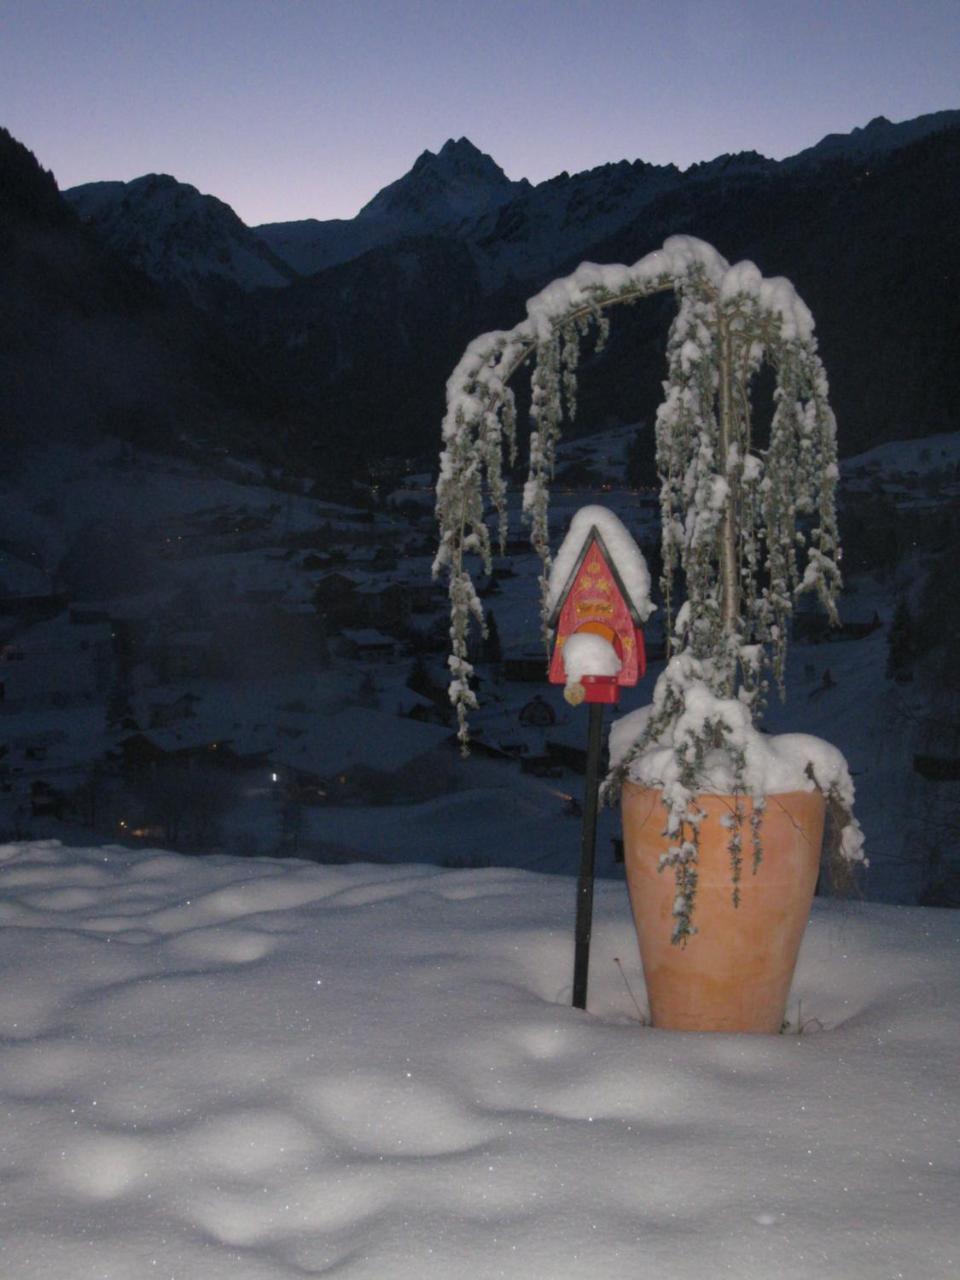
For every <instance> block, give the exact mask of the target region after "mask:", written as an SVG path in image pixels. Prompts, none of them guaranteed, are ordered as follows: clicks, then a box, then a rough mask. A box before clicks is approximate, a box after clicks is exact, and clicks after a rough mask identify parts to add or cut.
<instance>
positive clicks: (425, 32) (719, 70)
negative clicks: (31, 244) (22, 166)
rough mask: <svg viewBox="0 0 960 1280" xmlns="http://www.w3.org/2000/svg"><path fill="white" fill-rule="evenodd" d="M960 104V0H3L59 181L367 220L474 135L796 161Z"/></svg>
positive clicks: (662, 158) (2, 56) (25, 123)
mask: <svg viewBox="0 0 960 1280" xmlns="http://www.w3.org/2000/svg"><path fill="white" fill-rule="evenodd" d="M950 107H954V108H956V107H960V0H659V2H657V0H0V124H2V125H4V126H5V127H6V128H8V129H9V130H10V131H11V133H13V135H14V136H15V137H16V138H18V139H19V140H20V141H21V142H23V143H25V144H26V145H27V146H28V147H29V148H30V149H31V150H32V151H34V152H35V154H36V155H37V158H38V159H39V160H40V162H41V164H43V165H44V167H45V168H48V169H52V170H53V172H54V174H55V175H56V178H57V181H58V182H59V183H60V186H61V187H70V186H74V185H76V184H78V183H81V182H92V181H98V180H101V179H116V178H120V179H124V180H129V179H130V178H135V177H138V176H139V175H140V174H143V173H150V172H159V173H171V174H173V175H174V176H175V177H177V178H179V179H180V180H181V181H183V182H189V183H192V184H193V185H194V186H196V187H198V188H199V189H200V190H201V191H204V192H209V193H211V194H213V195H216V196H219V197H220V198H221V199H222V200H226V201H227V203H228V204H230V205H232V206H233V208H234V209H235V210H236V211H237V213H238V214H239V215H240V216H241V217H242V218H243V219H244V221H245V222H247V223H249V224H251V225H255V224H257V223H260V222H270V221H284V220H287V219H293V218H305V217H317V218H336V217H342V218H350V217H353V215H354V214H355V213H356V212H357V211H358V209H359V208H360V207H361V206H362V205H363V204H365V203H366V201H367V200H369V199H370V198H371V197H372V196H373V195H374V194H375V193H376V192H377V191H378V190H379V189H380V188H381V187H383V186H385V185H386V184H387V183H388V182H392V181H393V180H394V179H395V178H398V177H400V176H401V175H402V174H403V173H405V172H406V171H407V170H408V169H409V168H410V166H411V165H412V163H413V161H414V160H415V159H416V157H417V156H418V155H419V154H420V152H421V151H423V150H424V149H426V148H429V149H430V150H431V151H438V150H439V149H440V147H441V146H442V145H443V143H444V142H445V140H446V139H447V138H449V137H454V138H458V137H461V136H463V135H466V136H467V137H468V138H470V140H471V141H472V142H474V143H475V144H476V145H477V146H478V147H480V149H481V150H483V151H486V152H488V153H489V154H490V155H492V156H493V158H494V159H495V160H496V161H497V162H498V163H499V164H500V165H501V166H502V168H503V169H504V170H505V171H506V173H507V174H508V176H509V177H511V178H521V177H526V178H529V179H530V180H531V181H532V182H539V181H542V180H543V179H544V178H548V177H552V176H553V175H554V174H557V173H559V172H560V171H561V170H563V169H566V170H568V171H570V172H576V171H577V170H581V169H587V168H591V167H593V166H594V165H598V164H603V163H605V162H607V161H610V160H622V159H628V160H635V159H642V160H647V161H652V162H654V163H658V164H666V163H669V162H673V163H674V164H677V165H679V166H680V167H681V168H686V167H687V166H688V165H690V164H692V163H694V162H696V161H698V160H708V159H711V158H713V157H714V156H716V155H719V154H721V153H723V152H727V151H730V152H732V151H743V150H750V149H752V150H756V151H760V152H762V153H763V154H764V155H767V156H771V157H774V158H777V159H779V158H781V157H783V156H786V155H791V154H793V153H795V152H797V151H800V150H802V149H803V148H804V147H807V146H810V145H812V144H813V143H815V142H817V141H819V139H820V138H821V137H823V135H824V134H826V133H830V132H847V131H849V130H850V129H852V128H854V127H855V126H857V125H864V124H866V123H867V122H868V121H869V120H870V119H871V118H872V117H873V116H876V115H885V116H887V117H888V118H889V119H890V120H894V121H900V120H907V119H910V118H912V117H914V116H918V115H922V114H924V113H925V112H928V111H939V110H944V109H946V108H950Z"/></svg>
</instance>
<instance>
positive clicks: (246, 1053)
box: [0, 842, 960, 1280]
mask: <svg viewBox="0 0 960 1280" xmlns="http://www.w3.org/2000/svg"><path fill="white" fill-rule="evenodd" d="M574 900H575V890H574V883H573V881H572V880H567V879H564V878H561V877H548V876H536V875H532V874H530V873H528V872H519V871H505V870H483V871H466V872H464V871H440V870H438V869H436V868H428V867H423V866H418V867H403V868H387V867H383V866H377V867H373V866H349V867H335V868H334V867H320V866H312V865H309V864H304V863H298V862H283V861H273V860H269V859H244V858H228V857H221V856H217V857H206V858H199V857H180V856H178V855H173V854H170V853H165V852H163V851H159V850H144V851H136V852H131V851H129V850H124V849H118V848H104V849H67V848H63V847H61V846H59V845H58V844H56V843H55V842H49V843H33V844H16V845H8V846H5V847H2V848H0V920H2V922H3V926H4V927H3V930H2V931H0V964H2V965H3V967H4V973H3V978H4V980H3V981H2V982H0V1106H2V1109H3V1114H4V1144H3V1145H4V1172H5V1175H6V1178H7V1182H8V1185H10V1186H11V1187H13V1186H15V1187H16V1195H12V1194H11V1195H9V1196H7V1197H6V1198H5V1202H4V1205H3V1207H2V1209H0V1231H2V1238H3V1241H4V1249H3V1252H4V1267H3V1271H4V1275H7V1276H10V1277H16V1280H68V1278H69V1280H94V1277H98V1278H99V1277H106V1276H110V1277H116V1278H117V1280H119V1278H121V1277H122V1278H123V1280H128V1278H129V1277H140V1276H148V1275H149V1276H152V1275H157V1276H161V1275H163V1276H189V1277H194V1276H203V1277H204V1280H228V1278H229V1280H294V1278H295V1277H302V1276H305V1275H321V1274H333V1273H336V1274H337V1275H338V1276H342V1277H344V1280H375V1278H376V1280H381V1278H382V1277H389V1278H390V1280H424V1278H429V1280H441V1278H443V1280H447V1278H448V1277H450V1276H453V1275H461V1274H462V1275H469V1276H470V1277H471V1280H493V1277H508V1278H510V1280H528V1278H529V1277H541V1276H542V1277H547V1276H549V1277H551V1278H555V1280H574V1278H576V1280H580V1278H581V1277H584V1276H590V1277H592V1278H596V1280H607V1278H608V1277H609V1280H614V1277H621V1276H624V1275H638V1276H646V1275H654V1274H657V1275H666V1276H670V1277H673V1278H674V1280H694V1277H698V1278H699V1277H702V1276H706V1275H716V1274H719V1273H723V1274H730V1275H737V1276H740V1277H742V1278H743V1280H769V1277H771V1276H777V1277H781V1278H783V1280H809V1277H810V1276H811V1275H816V1276H818V1277H822V1278H824V1280H873V1277H876V1276H878V1275H896V1274H897V1273H898V1272H899V1273H902V1274H904V1275H914V1276H924V1277H947V1276H949V1275H954V1274H956V1263H957V1236H956V1228H955V1225H954V1222H955V1213H954V1209H955V1205H954V1200H955V1169H956V1153H957V1124H956V1085H955V1074H956V1073H955V1064H956V1062H957V1060H958V1056H960V1017H958V1013H960V976H958V975H960V963H958V961H960V954H958V951H960V939H958V930H957V923H956V916H955V914H953V913H950V912H947V911H933V910H922V909H916V908H913V909H911V908H889V907H878V906H864V905H863V904H857V905H855V906H846V907H844V906H841V905H839V904H837V903H835V902H824V901H820V900H818V901H817V902H816V904H815V907H814V916H813V920H812V922H811V927H810V929H809V930H808V934H807V937H806V940H805V942H804V947H803V951H802V953H801V958H800V964H799V969H798V973H797V979H796V984H795V987H794V992H793V996H792V999H791V1003H790V1009H789V1013H790V1017H791V1020H792V1022H793V1026H794V1030H797V1031H803V1034H802V1035H796V1034H795V1035H788V1036H782V1037H750V1036H684V1035H675V1034H670V1033H663V1032H657V1031H652V1030H650V1029H647V1028H644V1027H643V1026H641V1025H640V1022H639V1017H638V1012H637V1005H635V1004H634V998H636V1001H637V1004H639V1005H642V1003H643V1000H644V994H643V992H644V988H643V978H642V975H641V972H640V969H639V962H638V960H637V949H636V940H635V938H634V935H633V926H632V923H631V921H630V918H629V911H628V906H627V898H626V893H625V890H624V888H623V886H622V885H620V884H616V883H612V882H600V883H599V884H598V885H597V897H596V910H595V924H594V931H593V951H592V965H591V979H590V992H589V1001H588V1007H589V1012H588V1013H586V1014H585V1013H581V1012H579V1011H577V1010H574V1009H572V1008H570V1007H569V1000H570V979H571V974H572V962H573V911H574ZM628 984H629V986H628ZM865 1224H866V1226H867V1227H869V1225H870V1224H882V1229H876V1230H873V1229H864V1228H865Z"/></svg>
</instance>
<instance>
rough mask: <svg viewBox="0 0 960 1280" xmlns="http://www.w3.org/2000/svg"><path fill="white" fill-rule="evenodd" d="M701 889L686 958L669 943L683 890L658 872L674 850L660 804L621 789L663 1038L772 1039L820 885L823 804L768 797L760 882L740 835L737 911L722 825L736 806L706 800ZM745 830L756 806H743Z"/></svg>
mask: <svg viewBox="0 0 960 1280" xmlns="http://www.w3.org/2000/svg"><path fill="white" fill-rule="evenodd" d="M697 803H698V804H699V805H700V806H701V808H703V809H704V810H705V811H706V813H707V815H708V816H707V817H706V818H705V819H704V821H703V824H702V826H701V828H700V856H699V863H698V885H697V896H696V904H695V906H694V912H693V924H694V926H695V928H696V930H697V932H696V934H694V936H693V937H692V938H690V939H688V941H687V944H686V946H677V945H675V944H673V943H671V941H670V937H671V933H672V931H673V915H672V910H673V903H674V899H675V897H676V885H675V881H674V876H673V871H672V869H671V868H670V867H665V868H664V870H663V871H658V870H657V865H658V862H659V859H660V856H661V854H663V853H664V852H666V849H667V845H668V841H667V839H666V837H665V836H664V835H663V834H662V832H663V829H664V827H665V825H666V810H665V808H664V806H663V803H662V801H661V796H660V792H659V791H656V790H649V789H647V788H644V787H639V786H636V785H634V784H632V783H627V784H626V785H625V786H624V788H623V796H622V809H623V837H624V859H625V863H626V872H627V883H628V885H629V889H630V902H631V905H632V907H633V916H634V921H635V922H636V926H637V937H638V938H639V941H640V957H641V959H642V961H643V973H644V978H645V980H646V985H647V995H648V997H649V1000H650V1013H651V1017H652V1020H653V1025H654V1026H655V1027H663V1028H668V1029H672V1030H676V1031H752V1032H767V1033H776V1032H778V1031H779V1030H780V1028H781V1027H782V1025H783V1017H784V1012H785V1010H786V1005H787V997H788V995H789V993H790V983H791V981H792V979H793V971H794V967H795V966H796V963H797V954H798V952H799V950H800V942H801V939H802V937H803V931H804V929H805V928H806V924H807V919H808V917H809V915H810V907H811V904H812V902H813V893H814V889H815V887H816V883H817V871H818V868H819V865H820V849H821V846H822V843H823V823H824V813H825V808H826V802H825V801H824V798H823V796H822V795H821V794H820V792H819V791H792V792H789V793H787V794H783V795H772V796H768V797H767V807H766V812H765V814H764V817H763V823H762V826H761V828H760V839H761V843H762V846H763V859H762V861H761V863H760V866H759V868H758V870H757V871H756V873H754V871H753V855H752V849H751V837H750V828H749V824H748V821H746V820H745V822H744V831H743V843H744V852H743V872H742V876H741V880H740V904H739V906H737V907H735V906H734V905H733V901H732V893H731V891H732V885H731V880H730V855H729V852H728V847H727V846H728V843H729V838H730V836H729V831H728V830H727V829H726V828H725V827H723V826H721V825H720V819H721V818H722V817H723V816H724V815H725V814H729V813H731V812H732V808H733V800H732V798H731V797H730V796H709V795H705V796H698V797H697ZM743 807H744V812H745V814H746V819H747V820H748V819H749V817H750V813H751V812H752V807H753V806H752V805H751V804H750V802H749V800H744V801H743Z"/></svg>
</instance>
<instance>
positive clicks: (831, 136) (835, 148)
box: [783, 111, 960, 168]
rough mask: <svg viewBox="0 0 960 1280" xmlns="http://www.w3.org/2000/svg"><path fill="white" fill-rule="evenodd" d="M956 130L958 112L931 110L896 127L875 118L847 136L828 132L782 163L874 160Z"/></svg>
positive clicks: (791, 166) (801, 163)
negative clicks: (925, 139)
mask: <svg viewBox="0 0 960 1280" xmlns="http://www.w3.org/2000/svg"><path fill="white" fill-rule="evenodd" d="M957 128H960V111H934V112H931V113H930V114H929V115H925V116H918V117H917V118H916V119H915V120H903V121H901V122H900V123H899V124H891V123H890V121H889V120H888V119H887V118H886V116H875V117H874V118H873V119H872V120H871V121H870V123H869V124H865V125H864V126H863V128H862V129H853V130H851V132H850V133H828V134H827V135H826V137H825V138H821V139H820V141H819V142H818V143H817V144H816V146H813V147H808V148H807V149H806V150H804V151H800V152H798V153H797V154H796V155H795V156H790V157H788V158H787V159H786V160H784V161H783V163H784V165H786V166H788V167H790V168H796V167H797V166H800V165H810V164H823V163H825V162H826V163H829V162H830V161H831V160H837V159H843V160H851V159H856V160H869V159H871V158H873V159H875V158H877V157H878V156H882V155H885V154H887V153H888V152H891V151H896V150H898V149H899V148H900V147H906V146H909V145H910V144H911V143H912V142H919V141H920V140H921V139H922V138H928V137H929V136H930V135H931V134H934V133H941V132H942V131H943V130H944V129H957Z"/></svg>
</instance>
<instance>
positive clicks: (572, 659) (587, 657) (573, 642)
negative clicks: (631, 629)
mask: <svg viewBox="0 0 960 1280" xmlns="http://www.w3.org/2000/svg"><path fill="white" fill-rule="evenodd" d="M620 666H621V663H620V659H619V658H618V657H617V651H616V649H615V648H614V647H613V645H612V644H611V643H610V641H609V640H605V639H604V637H603V636H598V635H593V634H592V633H591V632H589V631H579V632H576V633H575V634H574V635H572V636H570V637H569V639H568V640H567V641H566V643H565V644H564V646H563V670H564V673H565V675H566V677H567V684H568V685H571V684H575V683H576V682H577V681H578V680H582V679H583V677H584V676H615V675H618V674H619V672H620Z"/></svg>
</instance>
